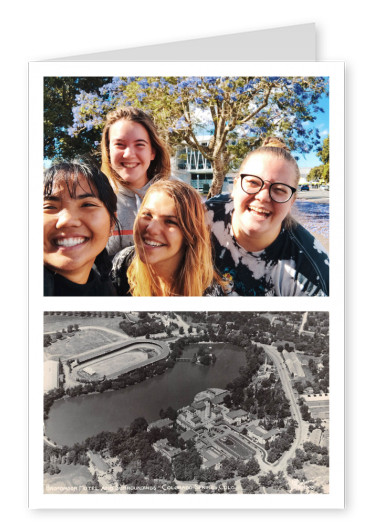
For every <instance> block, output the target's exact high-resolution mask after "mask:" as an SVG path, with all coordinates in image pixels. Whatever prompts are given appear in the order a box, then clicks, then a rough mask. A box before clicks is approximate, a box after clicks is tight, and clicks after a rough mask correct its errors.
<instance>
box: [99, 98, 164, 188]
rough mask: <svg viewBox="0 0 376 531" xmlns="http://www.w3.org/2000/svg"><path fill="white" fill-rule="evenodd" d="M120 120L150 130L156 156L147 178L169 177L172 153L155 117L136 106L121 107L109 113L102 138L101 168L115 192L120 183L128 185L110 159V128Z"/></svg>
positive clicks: (149, 133) (151, 163)
mask: <svg viewBox="0 0 376 531" xmlns="http://www.w3.org/2000/svg"><path fill="white" fill-rule="evenodd" d="M119 120H128V121H129V122H135V123H138V124H140V125H142V126H143V127H144V128H145V129H146V131H147V132H148V135H149V138H150V143H151V146H152V148H153V149H154V150H155V158H154V160H152V161H151V162H150V166H149V168H148V170H147V178H148V179H149V181H150V180H151V179H154V180H155V181H157V180H158V179H168V178H169V177H170V174H171V162H170V153H169V150H168V147H167V145H166V144H165V142H164V141H163V140H162V138H161V137H160V135H159V133H158V130H157V127H156V125H155V123H154V122H153V119H152V118H151V116H149V115H148V114H147V113H146V112H144V111H142V110H141V109H137V108H136V107H120V108H118V109H115V110H114V111H111V112H109V113H108V114H107V116H106V123H105V126H104V129H103V132H102V140H101V154H102V166H101V170H102V172H103V173H104V174H105V175H107V177H108V178H109V179H110V181H111V184H112V187H113V189H114V190H115V192H117V191H118V190H119V184H121V185H122V186H127V185H126V184H125V183H124V182H123V181H122V180H121V179H120V178H119V175H118V174H117V173H116V171H115V170H114V169H113V168H112V166H111V160H110V129H111V126H112V125H113V124H114V123H116V122H118V121H119Z"/></svg>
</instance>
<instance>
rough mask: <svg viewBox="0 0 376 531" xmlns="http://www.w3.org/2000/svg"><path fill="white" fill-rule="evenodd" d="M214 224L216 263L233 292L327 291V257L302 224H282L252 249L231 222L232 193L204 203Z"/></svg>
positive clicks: (303, 293) (286, 293)
mask: <svg viewBox="0 0 376 531" xmlns="http://www.w3.org/2000/svg"><path fill="white" fill-rule="evenodd" d="M206 207H207V209H208V217H209V221H210V223H211V230H212V240H213V245H214V252H215V265H216V267H217V269H218V271H219V272H220V274H221V275H222V277H223V278H224V279H226V280H227V281H228V282H229V283H230V285H231V286H232V290H231V291H230V292H229V295H241V296H252V295H253V296H327V295H329V257H328V255H327V253H326V251H325V249H324V248H323V247H322V245H321V244H320V242H319V241H318V240H316V239H315V238H314V237H313V236H312V234H310V233H309V232H308V231H307V230H306V229H305V228H304V227H302V226H301V225H299V224H298V223H297V224H296V225H294V226H293V227H292V228H286V227H282V230H281V232H280V234H279V236H278V237H277V239H276V240H275V241H274V242H273V243H272V244H271V245H269V247H267V248H266V249H263V250H262V251H259V252H255V253H252V252H248V251H246V250H245V249H244V248H243V247H241V246H240V245H239V244H238V242H237V241H236V239H235V237H234V235H233V233H232V227H231V219H232V214H233V211H234V204H233V200H232V199H231V197H230V196H229V195H219V196H216V197H213V198H212V199H209V200H208V201H207V202H206Z"/></svg>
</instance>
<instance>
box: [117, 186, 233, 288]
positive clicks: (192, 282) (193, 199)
mask: <svg viewBox="0 0 376 531" xmlns="http://www.w3.org/2000/svg"><path fill="white" fill-rule="evenodd" d="M134 237H135V247H130V248H126V249H123V250H122V251H120V253H118V254H117V255H116V256H115V258H114V261H113V271H112V280H113V282H114V284H115V286H116V288H117V291H118V294H119V295H133V296H174V295H178V296H202V295H223V294H224V293H223V291H222V287H223V286H224V282H223V281H222V280H221V279H220V278H219V276H218V275H217V273H216V272H215V271H214V268H213V262H212V248H211V241H210V230H209V228H208V226H207V222H206V217H205V207H204V205H203V204H202V201H201V197H200V194H199V193H198V192H197V191H196V190H195V189H194V188H193V187H192V186H190V185H189V184H186V183H184V182H181V181H170V180H163V181H158V182H157V183H155V184H154V185H153V186H152V187H151V188H149V189H148V191H147V192H146V194H145V197H144V200H143V201H142V204H141V207H140V210H139V212H138V214H137V217H136V221H135V224H134Z"/></svg>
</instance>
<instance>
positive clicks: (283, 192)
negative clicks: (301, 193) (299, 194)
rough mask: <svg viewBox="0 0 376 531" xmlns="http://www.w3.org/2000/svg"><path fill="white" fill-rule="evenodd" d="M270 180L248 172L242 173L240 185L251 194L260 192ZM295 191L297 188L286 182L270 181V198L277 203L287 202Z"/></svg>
mask: <svg viewBox="0 0 376 531" xmlns="http://www.w3.org/2000/svg"><path fill="white" fill-rule="evenodd" d="M268 182H270V181H264V180H263V179H261V177H257V176H256V175H247V174H246V173H241V174H240V185H241V187H242V190H243V192H245V193H246V194H249V195H254V194H258V193H259V192H260V190H262V189H263V187H264V186H265V183H268ZM295 192H296V188H293V187H292V186H289V185H288V184H285V183H270V186H269V195H270V199H272V200H273V201H275V202H276V203H287V201H289V200H290V199H291V197H292V196H293V194H295Z"/></svg>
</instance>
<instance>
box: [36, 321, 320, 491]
mask: <svg viewBox="0 0 376 531" xmlns="http://www.w3.org/2000/svg"><path fill="white" fill-rule="evenodd" d="M44 360H45V361H44V491H45V493H47V494H60V493H62V494H67V493H71V494H82V493H88V494H90V493H98V492H100V493H108V494H111V493H117V494H119V493H124V494H141V493H149V494H150V493H156V494H167V493H168V494H194V493H198V494H201V493H223V494H268V493H272V494H273V493H284V494H286V493H291V494H295V493H300V494H311V493H323V494H325V493H328V492H329V455H328V449H329V314H328V313H327V312H125V313H124V312H104V311H97V312H94V311H90V312H88V311H86V312H79V311H70V312H69V311H65V312H56V311H55V312H45V315H44Z"/></svg>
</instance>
